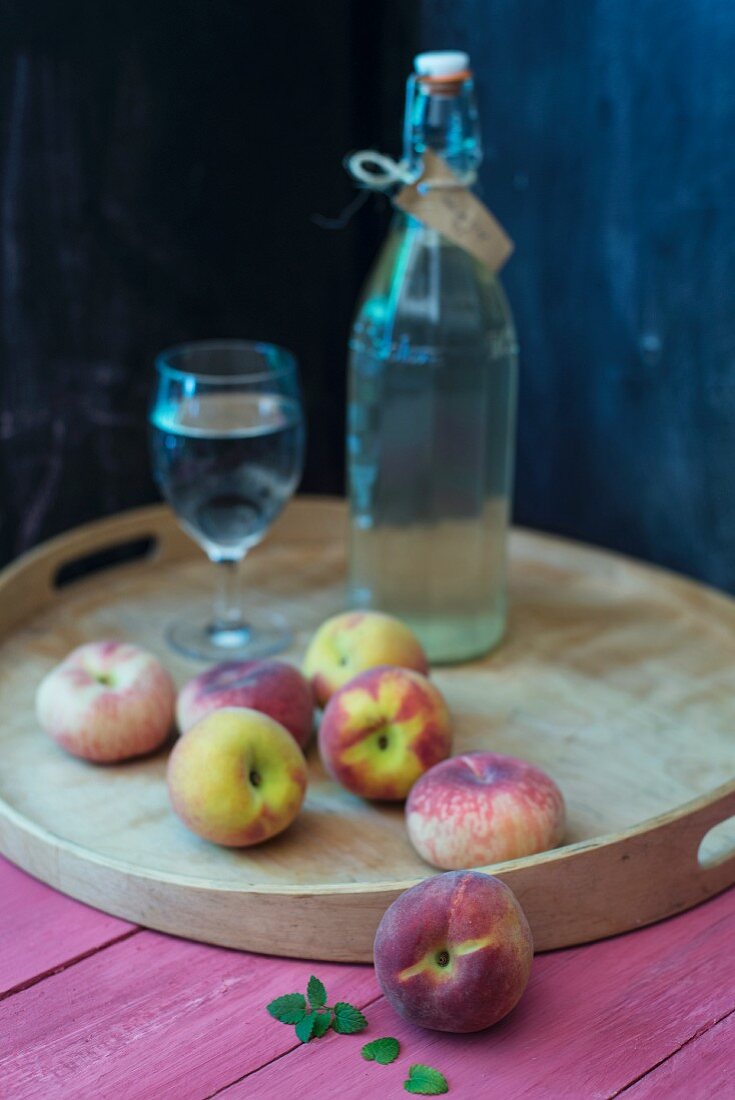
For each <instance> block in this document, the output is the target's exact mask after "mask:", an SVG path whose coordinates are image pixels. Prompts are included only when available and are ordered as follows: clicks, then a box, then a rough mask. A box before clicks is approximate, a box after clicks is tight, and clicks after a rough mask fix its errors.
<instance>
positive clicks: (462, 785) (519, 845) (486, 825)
mask: <svg viewBox="0 0 735 1100" xmlns="http://www.w3.org/2000/svg"><path fill="white" fill-rule="evenodd" d="M406 825H407V827H408V835H409V837H410V839H411V843H412V844H413V846H414V848H415V849H416V851H417V852H418V853H419V855H420V856H422V857H423V858H424V859H425V860H426V861H427V862H428V863H432V864H433V865H434V866H435V867H441V868H443V869H444V870H456V869H459V868H463V867H482V866H485V865H487V864H491V863H500V862H502V861H503V860H506V859H518V858H519V857H520V856H530V855H533V854H534V853H535V852H545V851H546V849H547V848H554V847H556V845H557V844H560V843H561V840H562V837H563V835H564V828H565V809H564V798H563V797H562V793H561V791H560V790H559V788H558V787H557V785H556V783H554V781H553V779H551V778H550V777H549V776H548V775H547V774H546V773H545V772H543V771H541V769H540V768H537V767H535V766H534V765H533V764H529V763H528V762H527V761H525V760H518V759H517V758H516V757H514V756H503V755H501V754H500V753H494V752H468V753H465V754H464V755H463V756H454V757H452V759H451V760H444V761H443V762H442V763H441V764H437V765H436V767H434V768H432V769H431V770H430V771H428V772H427V773H426V775H424V776H422V778H421V779H420V780H419V781H418V783H417V784H416V786H415V787H414V788H413V789H412V791H411V794H410V795H409V798H408V802H407V803H406Z"/></svg>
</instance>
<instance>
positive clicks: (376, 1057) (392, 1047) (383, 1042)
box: [360, 1035, 401, 1066]
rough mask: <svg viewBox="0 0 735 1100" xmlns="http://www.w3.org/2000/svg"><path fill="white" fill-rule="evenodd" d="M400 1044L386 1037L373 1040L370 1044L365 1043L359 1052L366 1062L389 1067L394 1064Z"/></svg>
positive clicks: (390, 1037)
mask: <svg viewBox="0 0 735 1100" xmlns="http://www.w3.org/2000/svg"><path fill="white" fill-rule="evenodd" d="M400 1049H401V1044H400V1043H399V1042H398V1040H397V1039H394V1038H393V1037H392V1036H389V1035H386V1036H385V1038H383V1039H373V1041H372V1043H365V1046H364V1047H363V1048H362V1050H361V1051H360V1054H361V1055H362V1056H363V1058H364V1059H365V1061H366V1062H377V1063H378V1064H379V1065H381V1066H389V1065H390V1064H391V1062H395V1060H396V1058H397V1057H398V1053H399V1051H400Z"/></svg>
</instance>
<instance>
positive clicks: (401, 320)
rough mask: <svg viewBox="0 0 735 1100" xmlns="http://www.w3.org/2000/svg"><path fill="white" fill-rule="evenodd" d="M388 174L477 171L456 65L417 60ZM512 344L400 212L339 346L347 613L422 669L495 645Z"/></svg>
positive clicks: (472, 290) (451, 264) (497, 311)
mask: <svg viewBox="0 0 735 1100" xmlns="http://www.w3.org/2000/svg"><path fill="white" fill-rule="evenodd" d="M415 64H416V70H417V73H416V75H413V76H412V77H410V78H409V81H408V94H407V103H406V120H405V129H404V143H405V148H404V160H405V161H406V162H407V163H408V165H409V166H410V167H411V168H413V169H415V170H416V175H417V176H418V174H419V171H420V166H421V157H422V154H423V152H424V150H425V149H427V148H430V149H433V150H434V151H435V152H437V153H439V154H440V155H441V156H442V157H443V158H444V160H445V161H446V162H447V163H448V164H449V166H450V167H451V168H452V169H453V170H454V172H455V173H456V174H458V175H459V177H460V178H465V179H466V178H468V177H469V178H471V176H472V175H473V174H474V172H475V170H476V169H477V166H478V165H479V163H480V160H481V157H482V150H481V144H480V134H479V126H478V121H477V111H476V107H475V102H474V95H473V83H472V75H471V73H470V72H469V69H468V65H469V58H468V57H467V55H466V54H456V53H452V54H446V53H433V54H420V55H419V56H418V57H417V58H416V63H415ZM516 378H517V343H516V335H515V328H514V324H513V318H512V315H511V312H510V308H509V306H508V303H507V300H506V297H505V294H504V292H503V288H502V286H501V284H500V280H499V279H498V277H497V276H496V275H493V274H492V273H491V271H490V270H489V269H488V268H486V267H485V266H484V265H483V264H481V263H480V262H479V261H478V260H476V259H475V258H474V257H473V256H471V255H470V254H469V253H468V252H465V251H464V250H463V249H462V248H460V247H459V246H458V245H456V244H453V243H452V242H451V241H449V240H448V239H447V238H445V237H443V236H441V235H440V234H439V233H437V232H436V231H435V230H433V229H431V228H429V227H428V226H426V225H423V224H422V223H421V222H419V221H417V220H416V219H415V218H413V217H411V216H409V215H407V214H404V213H402V212H398V213H396V215H395V216H394V219H393V222H392V225H391V229H390V231H389V234H388V237H387V239H386V241H385V243H384V245H383V247H382V249H381V251H380V253H379V255H378V258H377V261H376V263H375V265H374V268H373V270H372V272H371V274H370V276H369V277H368V279H367V283H366V285H365V288H364V291H363V294H362V297H361V300H360V303H359V306H358V309H357V315H356V319H355V322H354V326H353V330H352V336H351V340H350V377H349V405H348V429H347V462H348V480H349V494H350V513H351V514H350V563H349V589H350V599H351V602H352V604H353V605H355V606H359V607H370V608H375V609H378V610H382V611H386V612H389V613H391V614H394V615H397V616H399V617H400V618H401V619H403V620H404V621H405V622H407V623H408V624H409V625H410V626H411V627H412V628H413V629H414V631H415V632H416V633H417V635H418V636H419V638H420V639H421V641H422V643H423V645H424V647H425V648H426V650H427V653H428V656H429V658H430V659H431V660H432V661H437V662H450V661H460V660H466V659H469V658H472V657H477V656H479V655H481V654H483V653H486V652H487V651H488V650H490V649H491V648H492V647H493V646H495V645H496V644H497V643H498V642H499V641H500V639H501V637H502V635H503V632H504V629H505V620H506V541H507V529H508V521H509V511H510V501H511V490H512V465H513V462H512V460H513V449H514V427H515V407H516Z"/></svg>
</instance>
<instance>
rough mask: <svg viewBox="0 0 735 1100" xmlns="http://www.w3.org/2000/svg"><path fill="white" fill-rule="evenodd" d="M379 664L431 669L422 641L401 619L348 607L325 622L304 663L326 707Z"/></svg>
mask: <svg viewBox="0 0 735 1100" xmlns="http://www.w3.org/2000/svg"><path fill="white" fill-rule="evenodd" d="M378 665H393V666H396V667H399V668H410V669H413V670H414V671H415V672H421V673H422V674H423V675H424V676H427V675H428V673H429V662H428V660H427V659H426V654H425V653H424V651H423V649H422V648H421V643H420V642H419V640H418V638H417V637H416V636H415V634H413V633H412V632H411V631H410V630H409V628H408V627H407V626H406V624H405V623H402V622H401V621H400V619H394V618H393V616H392V615H384V614H383V613H382V612H380V611H346V612H344V613H343V614H341V615H335V616H333V618H331V619H327V621H326V622H324V623H322V625H321V626H320V627H319V629H318V630H317V632H316V634H315V635H314V637H313V638H312V639H311V642H310V643H309V648H308V649H307V651H306V656H305V658H304V666H303V667H304V676H306V678H307V680H309V681H310V683H311V687H312V690H313V692H314V699H315V700H316V703H317V705H318V706H320V707H323V706H326V704H327V702H328V701H329V699H330V698H331V696H332V695H334V693H335V691H338V690H339V688H341V687H343V686H344V685H345V684H346V683H347V682H348V681H349V680H352V679H353V677H355V676H357V675H358V674H359V673H360V672H365V671H366V670H367V669H369V668H375V667H376V666H378Z"/></svg>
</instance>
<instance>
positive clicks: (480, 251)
mask: <svg viewBox="0 0 735 1100" xmlns="http://www.w3.org/2000/svg"><path fill="white" fill-rule="evenodd" d="M454 179H456V176H455V175H454V173H453V172H452V170H451V168H450V167H449V165H448V164H447V163H446V161H444V160H442V158H441V157H440V156H438V155H437V154H436V153H432V151H431V150H430V149H427V150H426V152H425V153H424V172H423V175H422V176H421V179H420V180H417V181H416V182H415V183H411V184H408V185H407V186H406V187H402V188H401V190H400V191H399V192H398V194H397V195H396V196H395V198H394V199H393V202H394V203H395V205H396V206H397V207H399V208H400V209H401V210H405V212H406V213H407V214H410V215H411V216H412V217H414V218H418V220H419V221H420V222H423V223H424V225H428V226H429V228H431V229H436V230H437V232H438V233H441V234H442V236H444V237H448V238H449V240H450V241H453V242H454V243H455V244H458V245H459V247H460V248H463V249H464V250H465V252H469V253H470V254H471V255H472V256H474V257H475V259H477V260H479V261H480V263H483V264H485V265H486V266H487V267H489V268H490V270H491V271H493V272H495V271H500V269H501V267H502V266H503V264H504V263H505V261H506V260H507V259H508V257H509V256H510V255H511V253H512V252H513V242H512V241H511V239H510V237H509V236H508V235H507V233H506V232H505V231H504V229H503V227H502V226H501V225H500V223H499V222H498V221H496V220H495V218H494V217H493V216H492V214H491V213H490V211H489V210H488V209H487V207H486V206H483V204H482V203H481V202H480V200H479V199H477V198H475V196H474V195H473V194H472V192H471V191H468V190H467V188H466V187H462V186H457V187H428V188H426V189H424V184H426V182H427V181H429V182H430V181H433V180H454Z"/></svg>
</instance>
